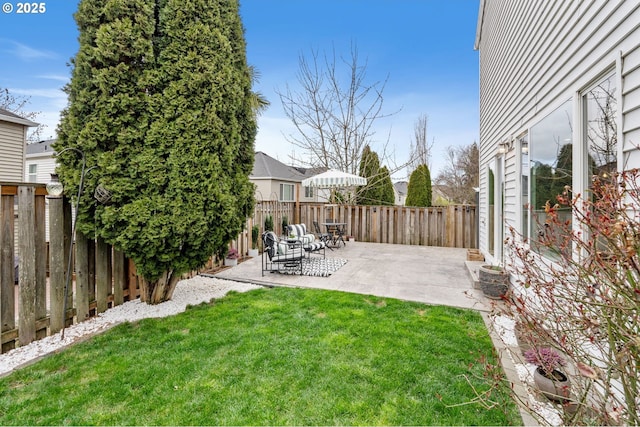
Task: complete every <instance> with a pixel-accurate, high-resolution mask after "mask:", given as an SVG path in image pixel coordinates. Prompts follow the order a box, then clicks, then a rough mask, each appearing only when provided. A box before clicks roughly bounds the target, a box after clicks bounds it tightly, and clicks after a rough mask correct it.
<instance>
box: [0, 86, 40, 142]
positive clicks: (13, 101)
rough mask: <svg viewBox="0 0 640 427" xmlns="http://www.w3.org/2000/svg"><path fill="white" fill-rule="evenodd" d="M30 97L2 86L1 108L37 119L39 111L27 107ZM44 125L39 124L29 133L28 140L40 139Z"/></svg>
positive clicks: (0, 93) (30, 118) (0, 89)
mask: <svg viewBox="0 0 640 427" xmlns="http://www.w3.org/2000/svg"><path fill="white" fill-rule="evenodd" d="M29 101H30V98H29V97H27V96H16V95H13V94H12V93H11V92H9V89H7V88H0V108H2V109H4V110H7V111H9V112H11V113H13V114H17V115H19V116H20V117H23V118H25V119H27V120H31V121H35V120H36V118H37V117H38V115H39V114H40V112H39V111H32V112H27V111H25V110H24V109H25V107H26V106H27V105H28V104H29ZM44 127H45V126H44V125H38V127H36V128H35V129H34V130H32V131H31V132H29V134H28V135H27V141H29V142H35V141H38V140H39V139H40V135H41V134H42V132H43V131H44Z"/></svg>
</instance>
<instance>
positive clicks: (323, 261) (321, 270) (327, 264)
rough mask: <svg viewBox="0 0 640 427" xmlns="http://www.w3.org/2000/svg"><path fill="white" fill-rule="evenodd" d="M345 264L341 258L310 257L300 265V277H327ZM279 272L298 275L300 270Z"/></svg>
mask: <svg viewBox="0 0 640 427" xmlns="http://www.w3.org/2000/svg"><path fill="white" fill-rule="evenodd" d="M346 263H347V260H346V259H342V258H316V257H314V256H311V258H310V259H305V260H304V262H303V263H302V275H303V276H317V277H328V276H331V274H333V273H334V272H336V271H338V270H339V269H340V267H342V266H343V265H345V264H346ZM279 272H280V273H284V274H299V273H300V270H298V269H295V270H287V269H281V270H279Z"/></svg>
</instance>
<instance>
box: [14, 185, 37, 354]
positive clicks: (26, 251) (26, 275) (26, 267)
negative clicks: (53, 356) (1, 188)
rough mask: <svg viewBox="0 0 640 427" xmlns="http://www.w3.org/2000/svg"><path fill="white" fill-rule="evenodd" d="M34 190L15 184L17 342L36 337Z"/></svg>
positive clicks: (24, 343) (26, 341)
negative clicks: (17, 297) (17, 271)
mask: <svg viewBox="0 0 640 427" xmlns="http://www.w3.org/2000/svg"><path fill="white" fill-rule="evenodd" d="M34 209H35V191H34V189H33V187H25V186H20V187H18V240H19V242H18V259H19V266H18V267H19V280H18V285H19V286H20V295H19V296H20V317H19V319H18V336H19V338H20V345H26V344H29V343H30V342H32V341H34V340H35V339H36V247H35V245H36V237H35V212H34Z"/></svg>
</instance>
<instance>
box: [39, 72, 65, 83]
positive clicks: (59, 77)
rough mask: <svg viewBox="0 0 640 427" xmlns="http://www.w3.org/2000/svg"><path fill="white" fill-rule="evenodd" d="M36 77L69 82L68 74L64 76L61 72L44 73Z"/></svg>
mask: <svg viewBox="0 0 640 427" xmlns="http://www.w3.org/2000/svg"><path fill="white" fill-rule="evenodd" d="M36 77H37V78H39V79H46V80H55V81H58V82H62V83H65V84H66V83H68V82H69V76H64V75H62V74H44V75H40V76H36Z"/></svg>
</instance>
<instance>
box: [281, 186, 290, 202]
mask: <svg viewBox="0 0 640 427" xmlns="http://www.w3.org/2000/svg"><path fill="white" fill-rule="evenodd" d="M280 201H281V202H293V184H280Z"/></svg>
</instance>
